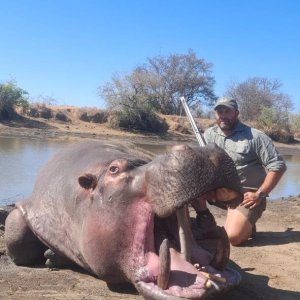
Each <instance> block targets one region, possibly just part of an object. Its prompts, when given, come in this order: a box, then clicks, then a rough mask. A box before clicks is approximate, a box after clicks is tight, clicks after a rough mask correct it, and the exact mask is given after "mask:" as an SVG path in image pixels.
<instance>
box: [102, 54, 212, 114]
mask: <svg viewBox="0 0 300 300" xmlns="http://www.w3.org/2000/svg"><path fill="white" fill-rule="evenodd" d="M211 67H212V64H210V63H207V62H205V60H204V59H198V58H197V57H196V54H195V53H194V52H193V51H192V50H189V52H188V54H184V55H178V54H172V55H170V56H168V57H164V56H156V57H153V58H148V60H147V63H145V64H144V65H141V66H138V67H137V68H135V69H134V70H133V72H132V73H131V74H129V75H125V76H120V75H114V76H113V77H112V82H110V83H106V84H105V85H104V86H103V87H100V88H99V93H100V95H101V96H103V98H104V100H105V101H106V102H107V103H108V105H109V106H110V107H120V106H123V107H136V106H146V107H149V106H151V107H153V108H155V109H156V110H157V111H159V112H161V113H163V114H177V115H178V114H181V112H182V111H181V110H182V108H181V103H180V97H181V96H185V98H186V101H187V103H188V105H189V106H190V107H191V108H193V107H197V109H199V105H208V106H212V105H213V103H214V102H215V100H216V97H215V95H214V92H213V86H214V83H215V80H214V78H213V77H212V75H211Z"/></svg>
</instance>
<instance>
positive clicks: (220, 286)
mask: <svg viewBox="0 0 300 300" xmlns="http://www.w3.org/2000/svg"><path fill="white" fill-rule="evenodd" d="M188 217H189V215H188V212H187V209H186V207H184V208H182V209H179V210H177V212H176V214H173V215H171V216H168V217H166V218H159V217H157V216H156V215H154V214H153V213H152V214H151V217H150V218H149V219H148V220H149V223H148V225H147V229H146V231H145V237H144V238H145V239H144V240H145V246H144V247H145V248H144V251H143V253H141V252H142V251H141V252H140V253H139V254H138V255H141V256H144V258H143V259H141V260H143V261H144V262H145V265H144V266H143V267H140V269H139V270H138V271H137V272H136V275H137V277H136V279H135V285H136V287H137V289H138V290H139V292H140V293H141V294H142V295H143V296H144V297H145V298H146V299H177V298H186V299H204V298H206V297H207V296H208V295H209V296H211V295H212V294H214V293H218V292H221V291H225V290H228V289H229V288H231V287H233V286H236V285H238V284H239V282H240V275H239V274H238V273H237V272H235V271H233V270H231V269H228V268H227V269H225V270H223V271H219V270H216V269H215V268H214V267H212V266H210V265H209V264H210V261H211V260H212V258H213V255H212V254H210V253H209V252H208V251H206V250H205V249H203V248H202V247H201V246H199V245H198V244H197V242H195V239H194V237H192V236H190V234H192V230H191V226H190V223H189V222H190V221H189V218H188ZM136 254H137V253H136ZM136 259H137V258H136ZM137 260H138V261H140V259H137Z"/></svg>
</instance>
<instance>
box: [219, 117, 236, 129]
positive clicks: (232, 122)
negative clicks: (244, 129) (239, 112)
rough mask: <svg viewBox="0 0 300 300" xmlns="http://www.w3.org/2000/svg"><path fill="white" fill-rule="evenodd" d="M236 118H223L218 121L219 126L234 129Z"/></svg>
mask: <svg viewBox="0 0 300 300" xmlns="http://www.w3.org/2000/svg"><path fill="white" fill-rule="evenodd" d="M236 122H237V121H236V120H228V119H227V120H223V121H220V120H219V121H217V123H218V126H219V127H220V128H221V129H222V130H225V131H232V130H233V129H234V127H235V124H236Z"/></svg>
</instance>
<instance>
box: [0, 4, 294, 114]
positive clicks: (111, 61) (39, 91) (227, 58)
mask: <svg viewBox="0 0 300 300" xmlns="http://www.w3.org/2000/svg"><path fill="white" fill-rule="evenodd" d="M299 15H300V1H298V0H272V1H271V0H251V1H250V0H248V1H247V0H219V1H217V0H206V1H203V0H149V1H143V0H123V1H122V0H106V1H104V0H102V1H101V0H98V1H96V0H81V1H79V0H9V1H7V0H0V81H1V82H5V81H7V80H9V79H15V80H16V81H17V84H18V86H20V87H21V88H23V89H25V90H26V91H28V92H29V94H30V96H31V97H33V98H37V97H39V96H42V97H52V98H54V99H56V103H57V104H67V105H75V106H96V107H104V106H105V104H104V102H103V100H102V99H100V98H99V96H98V95H97V88H98V87H99V86H101V85H103V84H104V83H105V82H108V81H110V80H111V77H112V75H113V74H114V73H130V72H131V71H132V70H133V69H134V67H136V66H137V65H139V64H143V63H145V62H146V60H147V57H154V56H156V55H163V56H167V55H170V54H186V53H187V52H188V50H189V49H192V50H193V51H194V52H195V53H196V54H197V57H198V58H203V59H205V60H206V61H207V62H211V63H213V68H212V72H213V75H214V77H215V79H216V85H215V92H216V94H217V95H222V93H224V91H225V89H226V87H227V85H228V84H229V83H230V82H231V81H238V82H241V81H244V80H246V79H247V78H249V77H254V76H259V77H267V78H270V79H279V80H280V81H281V82H282V84H283V86H282V89H281V91H282V92H284V93H286V94H288V95H289V96H290V97H291V99H292V101H293V103H294V106H295V110H294V111H295V112H297V113H298V112H300V18H299Z"/></svg>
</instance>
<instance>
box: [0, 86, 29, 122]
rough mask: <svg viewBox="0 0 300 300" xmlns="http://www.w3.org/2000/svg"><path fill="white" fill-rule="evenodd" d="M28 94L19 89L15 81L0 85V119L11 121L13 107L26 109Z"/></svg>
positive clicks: (13, 112) (13, 111)
mask: <svg viewBox="0 0 300 300" xmlns="http://www.w3.org/2000/svg"><path fill="white" fill-rule="evenodd" d="M27 95H28V93H27V92H26V91H25V90H23V89H21V88H19V87H18V86H17V84H16V82H15V81H12V80H11V81H7V82H6V83H0V119H11V118H12V117H13V116H14V114H15V110H14V108H15V106H21V107H22V108H23V109H24V108H25V107H28V101H27Z"/></svg>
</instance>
